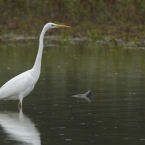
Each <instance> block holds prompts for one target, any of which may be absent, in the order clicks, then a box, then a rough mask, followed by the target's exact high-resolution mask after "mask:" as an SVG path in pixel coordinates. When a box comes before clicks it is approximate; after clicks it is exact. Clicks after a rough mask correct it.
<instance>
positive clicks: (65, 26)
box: [56, 24, 71, 28]
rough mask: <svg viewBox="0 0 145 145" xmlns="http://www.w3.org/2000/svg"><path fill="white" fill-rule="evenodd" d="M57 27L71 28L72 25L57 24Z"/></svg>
mask: <svg viewBox="0 0 145 145" xmlns="http://www.w3.org/2000/svg"><path fill="white" fill-rule="evenodd" d="M56 27H58V28H71V26H67V25H59V24H56Z"/></svg>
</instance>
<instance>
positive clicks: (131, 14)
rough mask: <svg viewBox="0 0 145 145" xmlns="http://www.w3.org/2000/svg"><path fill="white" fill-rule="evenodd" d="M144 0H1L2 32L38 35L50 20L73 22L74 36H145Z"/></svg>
mask: <svg viewBox="0 0 145 145" xmlns="http://www.w3.org/2000/svg"><path fill="white" fill-rule="evenodd" d="M144 15H145V2H144V1H142V0H125V1H122V0H87V1H83V0H71V1H69V0H61V1H60V0H55V1H54V0H39V1H37V0H17V1H13V0H0V16H1V20H0V34H3V33H15V34H16V33H17V34H19V33H20V34H25V35H32V34H36V35H38V30H39V31H40V30H41V28H42V26H43V25H44V24H45V23H47V22H55V23H65V24H68V25H71V26H72V27H73V30H71V34H73V36H84V35H85V36H90V37H91V36H92V35H94V32H95V34H96V35H111V36H115V37H119V38H120V37H121V38H124V39H128V38H130V37H133V38H134V37H136V38H144V31H145V27H144V23H145V19H144Z"/></svg>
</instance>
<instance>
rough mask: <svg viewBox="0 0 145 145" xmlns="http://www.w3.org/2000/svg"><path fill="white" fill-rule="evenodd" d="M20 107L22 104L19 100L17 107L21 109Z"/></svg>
mask: <svg viewBox="0 0 145 145" xmlns="http://www.w3.org/2000/svg"><path fill="white" fill-rule="evenodd" d="M21 108H22V104H21V103H20V102H19V103H18V109H19V110H21Z"/></svg>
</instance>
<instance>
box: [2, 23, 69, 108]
mask: <svg viewBox="0 0 145 145" xmlns="http://www.w3.org/2000/svg"><path fill="white" fill-rule="evenodd" d="M52 28H70V26H66V25H59V24H54V23H47V24H46V25H45V26H44V27H43V30H42V32H41V34H40V38H39V49H38V53H37V57H36V60H35V63H34V66H33V67H32V69H30V70H27V71H25V72H23V73H21V74H19V75H17V76H16V77H14V78H12V79H11V80H9V81H8V82H6V83H5V84H4V85H3V86H2V87H1V88H0V99H4V100H19V103H18V106H19V107H21V106H22V101H23V98H24V97H26V96H27V95H28V94H29V93H30V92H31V91H32V90H33V89H34V86H35V84H36V82H37V81H38V78H39V76H40V72H41V59H42V52H43V38H44V34H45V32H46V31H47V30H49V29H52Z"/></svg>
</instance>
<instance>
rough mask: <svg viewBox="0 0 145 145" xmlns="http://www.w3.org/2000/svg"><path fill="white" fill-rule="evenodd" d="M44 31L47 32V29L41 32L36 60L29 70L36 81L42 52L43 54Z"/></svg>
mask: <svg viewBox="0 0 145 145" xmlns="http://www.w3.org/2000/svg"><path fill="white" fill-rule="evenodd" d="M46 31H47V29H45V28H43V30H42V32H41V34H40V38H39V49H38V53H37V57H36V60H35V64H34V66H33V68H32V69H31V70H32V74H33V76H34V78H36V79H38V78H39V75H40V70H41V60H42V52H43V39H44V35H45V32H46Z"/></svg>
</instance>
